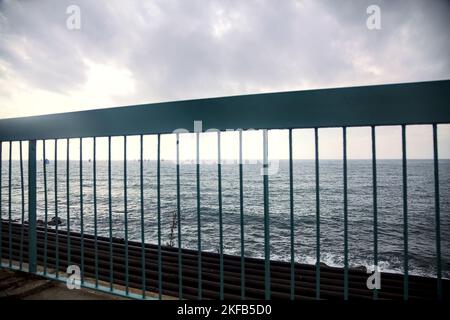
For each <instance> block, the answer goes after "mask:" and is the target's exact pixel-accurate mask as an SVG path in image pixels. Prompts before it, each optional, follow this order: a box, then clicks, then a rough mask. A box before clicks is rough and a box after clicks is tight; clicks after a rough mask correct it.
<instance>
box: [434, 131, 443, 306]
mask: <svg viewBox="0 0 450 320" xmlns="http://www.w3.org/2000/svg"><path fill="white" fill-rule="evenodd" d="M433 160H434V201H435V216H436V218H435V219H436V222H435V223H436V271H437V272H436V276H437V279H436V280H437V298H438V299H439V300H442V260H441V204H440V195H439V156H438V132H437V124H435V123H434V124H433Z"/></svg>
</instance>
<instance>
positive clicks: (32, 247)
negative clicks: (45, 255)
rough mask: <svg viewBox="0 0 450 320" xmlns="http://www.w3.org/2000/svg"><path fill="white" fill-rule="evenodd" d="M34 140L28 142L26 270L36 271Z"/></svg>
mask: <svg viewBox="0 0 450 320" xmlns="http://www.w3.org/2000/svg"><path fill="white" fill-rule="evenodd" d="M36 251H37V249H36V140H30V141H29V142H28V260H29V261H28V271H29V272H31V273H36Z"/></svg>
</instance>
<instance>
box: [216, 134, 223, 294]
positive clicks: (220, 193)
mask: <svg viewBox="0 0 450 320" xmlns="http://www.w3.org/2000/svg"><path fill="white" fill-rule="evenodd" d="M220 144H221V143H220V131H217V180H218V197H219V199H218V200H219V250H220V251H219V254H220V260H219V261H220V262H219V264H220V265H219V272H220V294H219V295H220V300H223V299H224V267H223V216H222V214H223V212H222V163H221V162H222V159H221V150H220Z"/></svg>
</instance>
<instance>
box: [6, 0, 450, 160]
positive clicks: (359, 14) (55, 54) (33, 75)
mask: <svg viewBox="0 0 450 320" xmlns="http://www.w3.org/2000/svg"><path fill="white" fill-rule="evenodd" d="M372 4H376V5H378V6H379V7H380V9H381V29H380V30H369V29H368V28H367V25H366V20H367V18H368V16H369V15H368V14H367V13H366V9H367V7H368V6H369V5H372ZM70 5H77V6H78V7H79V8H80V13H81V19H80V21H81V28H80V29H75V30H70V29H68V28H67V19H68V18H69V16H70V14H67V13H66V10H67V8H68V7H69V6H70ZM449 21H450V1H439V0H430V1H412V0H408V1H406V0H404V1H375V0H369V1H331V0H330V1H326V0H320V1H317V0H309V1H301V0H298V1H287V0H286V1H242V0H240V1H206V0H203V1H200V0H199V1H185V0H180V1H170V0H161V1H130V0H128V1H119V0H117V1H112V0H107V1H106V0H105V1H89V0H86V1H75V0H72V1H62V0H53V1H48V0H47V1H45V0H44V1H8V0H3V1H2V0H0V118H8V117H18V116H27V115H36V114H48V113H56V112H58V113H59V112H67V111H74V110H84V109H93V108H102V107H113V106H121V105H131V104H140V103H150V102H159V101H168V100H180V99H191V98H202V97H212V96H227V95H236V94H247V93H259V92H273V91H286V90H303V89H312V88H325V87H343V86H354V85H370V84H383V83H398V82H412V81H426V80H438V79H449V78H450V58H449V57H450V35H449V32H448V30H449ZM378 133H379V135H380V138H379V144H378V146H377V147H378V148H380V150H379V152H378V153H379V156H380V157H381V158H397V157H399V156H400V148H399V146H400V130H399V128H382V129H379V131H378ZM285 137H286V133H285V132H281V133H279V134H278V133H275V132H274V133H272V134H271V139H272V140H271V141H272V143H271V147H269V148H270V150H271V155H272V156H273V157H280V158H283V157H286V156H287V141H285V140H286V139H285ZM296 137H297V135H296ZM298 137H299V138H298V139H296V140H295V141H296V142H295V143H296V150H298V151H296V153H295V154H296V157H306V158H308V157H313V153H311V151H312V136H311V135H310V133H309V132H303V131H302V132H299V133H298ZM349 137H350V141H349V143H350V150H349V152H350V157H353V158H368V157H369V156H370V143H367V142H370V140H369V138H370V136H369V130H368V129H367V128H362V129H354V132H353V133H352V132H350V136H349ZM213 138H214V137H211V139H213ZM235 138H236V136H233V135H230V137H229V138H225V139H224V141H223V143H224V144H225V145H224V154H225V155H224V157H227V155H228V154H233V153H235V152H236V150H235V148H234V147H233V146H234V145H236V143H234V142H235V141H236V140H235ZM439 138H440V154H441V156H442V157H445V158H449V157H450V147H449V146H450V128H449V127H448V126H441V127H440V137H439ZM205 139H207V138H206V137H205ZM227 139H228V140H229V141H228V140H227ZM233 139H234V140H233ZM383 139H384V140H385V141H386V144H387V146H382V142H383V141H384V140H383ZM247 140H248V141H247V150H248V152H249V155H248V156H249V157H258V156H259V155H260V150H259V149H258V148H256V147H252V145H254V143H252V142H251V141H250V140H251V139H250V138H248V139H247ZM233 141H234V142H233ZM255 141H256V140H255ZM300 141H303V142H302V143H303V144H300ZM340 141H341V134H340V131H336V130H323V131H322V132H321V157H322V158H338V157H340V156H341V154H340V150H341V147H340V145H339V143H340ZM408 141H409V142H410V143H409V145H408V153H409V156H410V157H414V158H428V157H430V156H431V147H430V146H431V129H430V128H429V127H415V128H413V127H411V128H410V129H408ZM167 144H170V145H171V146H172V145H173V139H172V140H171V139H169V138H168V139H167ZM228 144H229V146H228ZM184 145H185V147H186V148H185V149H186V150H185V151H183V152H184V153H185V154H188V153H192V152H191V151H192V149H193V148H192V147H193V145H192V142H189V141H188V139H186V142H185V144H184ZM258 145H259V144H258ZM301 145H302V146H303V147H302V148H301V147H300V146H301ZM130 148H131V149H132V150H131V151H130V152H134V150H133V146H131V147H130ZM119 149H120V148H119ZM167 149H172V150H173V148H172V147H170V148H167ZM377 151H378V150H377ZM202 152H204V153H202V155H203V156H205V157H210V158H214V156H215V151H214V148H211V149H209V150H203V151H202ZM115 154H116V155H117V156H118V153H115ZM166 156H167V157H168V158H170V157H173V152H169V151H167V154H166Z"/></svg>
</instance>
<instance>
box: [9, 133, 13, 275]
mask: <svg viewBox="0 0 450 320" xmlns="http://www.w3.org/2000/svg"><path fill="white" fill-rule="evenodd" d="M12 144H13V143H12V141H10V142H9V171H8V174H9V176H8V181H9V182H8V183H9V185H8V193H9V197H8V220H9V224H8V239H9V248H8V249H9V267H10V268H11V267H12V226H11V220H12V218H11V215H12V211H11V210H12V203H11V195H12V190H11V183H12Z"/></svg>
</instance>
